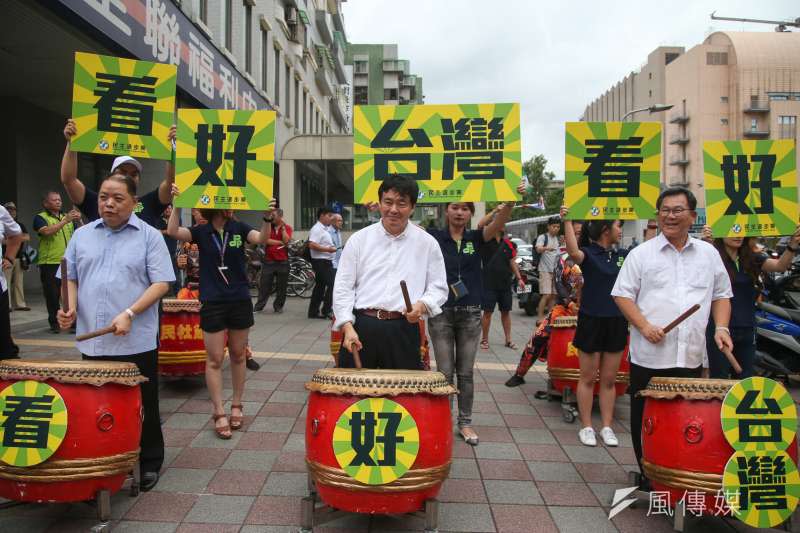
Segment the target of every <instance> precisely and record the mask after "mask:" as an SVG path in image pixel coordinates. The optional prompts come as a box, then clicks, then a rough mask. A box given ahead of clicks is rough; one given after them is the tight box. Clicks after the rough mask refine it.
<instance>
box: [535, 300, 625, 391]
mask: <svg viewBox="0 0 800 533" xmlns="http://www.w3.org/2000/svg"><path fill="white" fill-rule="evenodd" d="M577 324H578V317H576V316H560V317H558V318H556V319H555V320H554V321H553V324H552V326H551V327H552V329H551V330H550V339H549V341H548V343H549V344H548V348H547V373H548V375H549V376H550V384H551V387H552V388H553V389H555V390H557V391H558V392H560V393H563V392H564V389H565V388H567V387H569V389H570V390H571V391H572V392H573V393H574V392H575V391H576V390H577V387H578V379H579V378H580V375H581V365H580V358H579V356H578V349H577V348H575V346H573V344H572V339H574V338H575V328H576V326H577ZM599 379H600V378H599V376H598V377H597V378H596V380H595V385H594V393H595V394H597V393H598V390H599V388H600V384H599ZM629 381H630V364H629V363H628V346H627V344H626V346H625V351H624V352H623V354H622V358H621V359H620V362H619V371H618V372H617V379H616V384H615V385H614V388H615V389H616V392H617V396H622V395H623V394H625V390H626V389H627V388H628V382H629Z"/></svg>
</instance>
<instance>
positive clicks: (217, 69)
mask: <svg viewBox="0 0 800 533" xmlns="http://www.w3.org/2000/svg"><path fill="white" fill-rule="evenodd" d="M59 2H60V4H61V5H62V6H64V7H66V8H67V9H69V10H70V11H72V12H74V13H75V14H76V15H78V16H79V17H81V18H82V19H84V20H85V21H86V22H87V23H89V24H90V25H91V26H93V27H94V28H96V29H97V30H98V31H100V32H101V33H103V34H104V35H105V36H106V37H108V38H110V39H111V40H113V41H114V42H115V43H117V44H118V45H119V46H121V47H123V48H125V49H126V50H127V51H128V52H129V53H130V54H131V55H132V56H134V57H135V58H137V59H144V60H147V61H158V62H160V63H171V64H173V65H176V66H177V67H178V86H179V87H180V88H181V89H183V90H184V91H186V92H187V93H189V94H190V95H192V96H193V97H194V98H195V99H197V100H198V101H199V102H200V103H201V104H203V105H204V106H206V107H208V108H212V109H272V107H271V106H270V105H269V104H268V103H267V101H266V99H264V98H263V97H262V96H261V95H260V94H259V93H258V91H257V90H256V88H255V87H254V86H253V84H252V83H251V82H250V81H249V80H248V79H247V78H245V77H244V76H242V75H241V74H239V72H238V71H237V70H236V67H235V66H234V65H233V62H232V61H231V60H230V59H228V58H227V57H226V56H225V55H224V54H222V52H220V51H219V49H217V47H216V45H214V44H213V43H212V42H211V41H210V40H209V39H208V37H206V35H205V34H204V33H203V32H202V31H201V29H200V28H199V27H198V26H197V25H195V24H194V23H193V22H192V21H191V20H190V19H189V18H188V17H187V16H186V15H185V14H184V13H183V12H182V11H181V10H180V9H179V8H178V7H177V6H175V4H173V3H172V2H171V1H170V0H59Z"/></svg>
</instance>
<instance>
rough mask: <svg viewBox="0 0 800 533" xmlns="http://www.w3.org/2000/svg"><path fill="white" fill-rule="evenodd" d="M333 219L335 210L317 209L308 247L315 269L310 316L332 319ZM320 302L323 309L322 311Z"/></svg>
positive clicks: (334, 252) (334, 251) (309, 233)
mask: <svg viewBox="0 0 800 533" xmlns="http://www.w3.org/2000/svg"><path fill="white" fill-rule="evenodd" d="M332 219H333V211H331V210H330V209H329V208H327V207H321V208H320V209H319V211H317V223H316V224H314V225H313V226H312V227H311V231H309V232H308V248H309V251H310V252H311V267H312V268H313V269H314V280H315V281H316V284H315V285H314V291H313V292H312V293H311V301H310V302H308V318H325V319H329V320H330V319H331V318H332V317H331V295H332V291H333V258H334V257H336V246H334V245H333V238H332V237H331V233H330V231H329V230H328V228H329V227H330V225H331V220H332ZM320 304H322V310H321V311H320V308H319V306H320Z"/></svg>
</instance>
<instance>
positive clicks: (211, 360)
mask: <svg viewBox="0 0 800 533" xmlns="http://www.w3.org/2000/svg"><path fill="white" fill-rule="evenodd" d="M172 194H173V197H175V196H177V195H178V188H177V186H175V185H173V186H172ZM274 204H275V200H274V199H273V200H272V201H271V204H270V205H271V207H270V210H268V211H267V212H266V213H265V216H264V222H263V223H262V224H261V231H256V230H255V229H253V228H252V227H250V225H248V224H246V223H244V222H240V221H238V220H235V219H234V218H233V212H232V211H230V210H222V209H202V210H201V212H202V215H203V218H205V219H206V220H207V221H208V223H207V224H202V225H195V226H192V227H191V228H182V227H180V209H179V208H177V207H176V208H174V209H173V210H172V214H171V215H170V218H169V223H168V224H167V235H169V236H170V237H172V238H174V239H177V240H179V241H183V242H193V243H196V244H197V248H198V252H199V254H200V302H201V303H202V306H201V308H200V327H201V328H202V330H203V341H204V342H205V345H206V353H207V354H208V359H207V361H206V386H207V387H208V392H209V395H210V396H211V403H212V404H213V407H214V414H213V419H214V431H215V432H216V434H217V436H218V437H219V438H221V439H230V438H231V435H232V434H231V430H236V429H240V428H241V427H242V421H243V419H244V412H243V411H242V395H243V394H244V380H245V347H246V346H247V337H248V334H249V332H250V327H251V326H252V325H253V302H252V300H251V299H250V286H249V283H248V279H247V268H246V265H247V262H246V258H245V254H244V245H245V244H246V243H250V244H261V245H263V244H265V243H266V241H267V237H268V236H269V232H270V223H271V221H272V206H274ZM226 332H227V344H228V353H229V355H230V358H231V365H230V366H231V379H232V381H233V397H232V398H231V414H230V417H228V416H227V415H226V414H225V409H224V408H223V406H222V362H223V360H224V357H225V334H226ZM229 419H230V420H229Z"/></svg>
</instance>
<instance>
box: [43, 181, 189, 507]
mask: <svg viewBox="0 0 800 533" xmlns="http://www.w3.org/2000/svg"><path fill="white" fill-rule="evenodd" d="M136 202H137V199H136V184H135V182H134V181H133V180H132V179H131V178H129V177H127V176H123V175H121V174H113V173H112V174H111V175H110V176H108V177H106V178H105V179H104V180H103V182H102V183H101V184H100V191H99V196H98V211H99V213H100V216H101V218H100V219H99V220H96V221H93V222H91V223H89V224H86V225H85V226H83V227H81V228H80V229H78V230H77V231H76V232H75V233H74V235H73V236H72V239H71V240H70V241H69V245H68V246H67V250H66V253H65V254H64V257H65V258H66V260H67V281H68V283H67V285H68V287H69V306H68V310H67V311H66V312H64V311H59V312H58V321H59V325H60V326H61V327H62V328H67V327H70V326H71V325H72V324H73V323H75V320H76V318H77V333H78V334H79V335H80V334H82V333H88V332H90V331H94V330H97V329H101V328H104V327H106V326H109V325H111V326H114V327H115V331H114V333H113V335H111V334H109V335H103V336H100V337H96V338H94V339H90V340H86V341H81V342H78V350H80V352H81V353H82V354H83V358H84V359H87V360H105V361H117V362H131V363H135V364H136V366H137V367H138V368H139V371H140V372H141V374H142V375H143V376H145V377H146V378H148V381H147V382H145V383H142V385H141V392H142V405H143V407H144V420H143V422H142V439H141V443H140V448H141V453H140V457H139V463H140V468H141V475H142V478H141V479H142V484H141V489H142V490H145V491H146V490H150V489H152V488H153V487H154V486H155V484H156V483H157V482H158V472H159V470H160V469H161V466H162V464H163V461H164V437H163V435H162V433H161V425H160V423H159V413H158V350H157V348H158V346H157V345H158V340H157V333H158V307H157V306H156V305H155V304H156V303H157V302H158V300H159V299H160V298H161V297H162V296H164V294H166V292H167V290H168V289H169V283H171V282H173V281H175V274H174V272H173V270H172V261H171V260H170V256H169V252H168V251H167V245H166V244H165V243H164V238H163V237H162V236H161V233H160V232H159V231H158V230H157V229H155V228H153V227H152V226H150V225H149V224H146V223H145V222H144V221H142V220H141V219H140V218H139V217H137V216H136V215H135V214H133V209H134V207H135V205H136ZM62 276H63V273H61V272H59V277H62Z"/></svg>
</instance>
